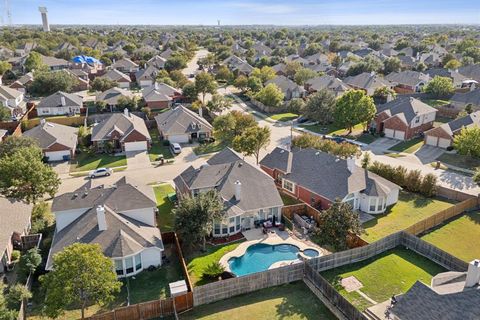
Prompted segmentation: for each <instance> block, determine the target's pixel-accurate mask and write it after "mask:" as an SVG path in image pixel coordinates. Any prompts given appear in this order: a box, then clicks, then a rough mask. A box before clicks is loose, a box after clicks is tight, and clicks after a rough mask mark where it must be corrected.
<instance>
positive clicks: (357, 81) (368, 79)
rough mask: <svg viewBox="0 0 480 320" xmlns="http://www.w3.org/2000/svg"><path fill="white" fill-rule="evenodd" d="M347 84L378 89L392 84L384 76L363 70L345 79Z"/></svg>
mask: <svg viewBox="0 0 480 320" xmlns="http://www.w3.org/2000/svg"><path fill="white" fill-rule="evenodd" d="M343 82H345V83H346V84H348V85H350V86H352V87H356V88H362V89H365V90H367V89H376V88H379V87H391V86H392V84H391V83H390V82H389V81H388V80H385V79H383V78H380V77H379V76H377V75H376V74H372V73H368V72H363V73H361V74H359V75H356V76H350V77H347V78H345V79H344V80H343Z"/></svg>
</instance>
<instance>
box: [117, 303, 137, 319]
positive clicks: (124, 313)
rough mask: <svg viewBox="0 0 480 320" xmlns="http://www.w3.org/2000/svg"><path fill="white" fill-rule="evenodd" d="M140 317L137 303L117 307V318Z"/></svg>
mask: <svg viewBox="0 0 480 320" xmlns="http://www.w3.org/2000/svg"><path fill="white" fill-rule="evenodd" d="M129 319H140V312H139V310H138V306H137V305H131V306H128V307H123V308H118V309H115V320H129Z"/></svg>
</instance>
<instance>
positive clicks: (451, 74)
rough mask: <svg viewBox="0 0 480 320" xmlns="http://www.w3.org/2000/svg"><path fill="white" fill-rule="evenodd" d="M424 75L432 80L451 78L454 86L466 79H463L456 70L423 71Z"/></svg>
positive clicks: (436, 69)
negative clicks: (435, 78)
mask: <svg viewBox="0 0 480 320" xmlns="http://www.w3.org/2000/svg"><path fill="white" fill-rule="evenodd" d="M425 73H426V74H428V75H429V76H430V77H432V78H434V77H435V76H439V77H448V78H451V79H452V80H453V83H454V84H459V83H462V81H463V80H467V79H468V77H465V76H464V75H462V74H460V73H459V72H458V71H456V70H449V69H445V68H435V69H428V70H425Z"/></svg>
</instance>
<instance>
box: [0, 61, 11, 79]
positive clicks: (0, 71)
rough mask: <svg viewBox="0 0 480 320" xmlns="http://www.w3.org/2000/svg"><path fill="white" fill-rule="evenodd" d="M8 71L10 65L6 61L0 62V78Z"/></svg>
mask: <svg viewBox="0 0 480 320" xmlns="http://www.w3.org/2000/svg"><path fill="white" fill-rule="evenodd" d="M8 70H12V65H11V64H10V63H8V61H0V76H3V75H4V74H5V72H7V71H8Z"/></svg>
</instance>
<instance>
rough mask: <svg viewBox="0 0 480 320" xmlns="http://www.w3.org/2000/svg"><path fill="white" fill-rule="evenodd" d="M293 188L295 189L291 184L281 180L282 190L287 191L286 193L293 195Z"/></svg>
mask: <svg viewBox="0 0 480 320" xmlns="http://www.w3.org/2000/svg"><path fill="white" fill-rule="evenodd" d="M294 187H295V186H294V185H293V183H292V182H290V181H288V180H285V179H283V188H284V189H285V190H288V191H290V192H292V193H293V190H294Z"/></svg>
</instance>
